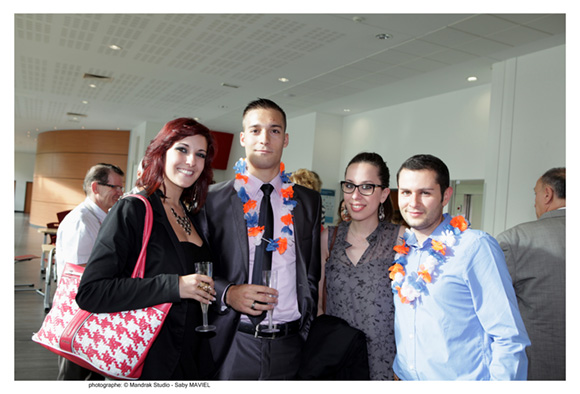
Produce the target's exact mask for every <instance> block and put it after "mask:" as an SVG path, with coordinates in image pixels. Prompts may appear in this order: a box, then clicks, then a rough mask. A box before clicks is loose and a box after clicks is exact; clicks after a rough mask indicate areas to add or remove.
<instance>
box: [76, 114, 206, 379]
mask: <svg viewBox="0 0 580 394" xmlns="http://www.w3.org/2000/svg"><path fill="white" fill-rule="evenodd" d="M213 156H214V144H213V138H212V136H211V134H210V131H209V129H208V128H207V127H205V126H203V125H202V124H200V123H198V122H196V121H195V120H193V119H190V118H179V119H175V120H172V121H170V122H168V123H167V124H166V125H165V126H164V127H163V128H162V129H161V131H160V132H159V133H158V134H157V136H156V137H155V138H154V139H153V140H152V141H151V143H150V144H149V146H148V148H147V150H146V152H145V156H144V158H143V173H142V175H141V177H140V178H139V180H138V181H137V186H139V187H140V188H141V192H140V194H142V195H144V196H146V197H147V199H148V200H149V202H150V204H151V207H152V211H153V227H152V230H151V237H150V239H149V243H148V246H147V260H146V264H145V275H144V278H143V279H139V278H136V279H135V278H131V274H132V272H133V268H134V266H135V263H136V262H137V258H138V254H139V251H140V249H141V242H142V236H143V228H144V220H145V206H144V205H143V203H142V202H141V201H139V200H138V199H136V198H123V199H121V200H119V201H118V202H117V203H116V204H115V206H114V207H113V208H112V209H111V211H110V212H109V214H108V215H107V217H106V219H105V220H104V221H103V224H102V226H101V229H100V231H99V235H98V237H97V240H96V242H95V246H94V248H93V251H92V253H91V257H90V258H89V262H88V264H87V267H86V270H85V272H84V274H83V277H82V280H81V284H80V286H79V291H78V295H77V303H78V304H79V306H80V307H81V308H82V309H84V310H87V311H90V312H95V313H103V312H118V311H125V310H132V309H139V308H144V307H148V306H154V305H158V304H162V303H166V302H171V303H172V307H171V309H170V311H169V314H168V316H167V318H166V320H165V323H164V325H163V328H162V329H161V331H160V333H159V335H158V337H157V339H156V340H155V342H154V343H153V345H152V347H151V349H150V351H149V353H148V355H147V358H146V360H145V364H144V366H143V372H142V375H141V379H144V380H199V379H202V378H204V377H205V376H206V374H207V373H208V372H209V371H210V370H211V369H212V368H213V366H212V365H210V362H211V361H210V360H211V359H212V358H211V355H210V354H206V353H205V351H204V350H202V348H204V349H205V348H206V341H207V339H205V340H204V338H203V337H202V336H201V334H199V333H197V332H196V331H195V327H197V326H198V325H201V321H202V317H201V308H200V304H199V303H200V302H202V303H205V304H211V302H212V301H214V300H215V298H214V295H215V291H214V289H213V288H214V283H213V280H212V279H211V278H210V277H208V276H204V275H199V274H194V263H195V262H200V261H211V256H210V252H209V249H208V247H207V245H206V244H205V243H204V242H203V240H202V239H201V238H200V236H199V233H198V231H197V229H196V228H195V226H194V224H193V222H192V218H193V214H195V213H197V212H198V211H199V210H200V209H201V207H202V206H203V204H204V202H205V199H206V196H207V190H208V187H209V184H210V183H211V182H212V178H213V171H212V169H211V162H212V159H213ZM202 283H206V284H209V287H210V289H209V292H208V291H205V290H203V289H202V288H201V287H200V285H202ZM202 287H205V286H203V285H202Z"/></svg>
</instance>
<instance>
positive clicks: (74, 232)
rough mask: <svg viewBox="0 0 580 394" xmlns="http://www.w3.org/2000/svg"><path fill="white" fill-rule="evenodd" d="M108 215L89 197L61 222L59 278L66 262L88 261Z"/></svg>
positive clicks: (57, 247)
mask: <svg viewBox="0 0 580 394" xmlns="http://www.w3.org/2000/svg"><path fill="white" fill-rule="evenodd" d="M106 216H107V213H106V212H105V211H103V210H102V209H101V208H99V206H98V205H97V204H95V203H94V202H93V201H92V200H91V199H90V198H88V197H87V198H86V199H85V200H84V201H83V202H82V203H80V204H79V205H78V206H77V207H76V208H74V209H73V210H72V211H70V212H69V213H68V215H66V217H65V218H64V220H63V221H62V222H61V223H60V224H59V226H58V231H57V234H56V268H57V274H58V277H59V278H60V276H61V275H62V271H63V270H64V266H65V264H66V263H72V264H86V263H87V262H88V260H89V256H90V255H91V251H92V249H93V245H94V244H95V240H96V239H97V234H98V233H99V229H100V228H101V223H102V222H103V220H104V219H105V217H106Z"/></svg>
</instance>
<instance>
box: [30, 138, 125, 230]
mask: <svg viewBox="0 0 580 394" xmlns="http://www.w3.org/2000/svg"><path fill="white" fill-rule="evenodd" d="M129 136H130V132H129V131H126V130H123V131H117V130H56V131H47V132H44V133H41V134H39V136H38V141H37V149H36V150H37V153H36V162H35V167H34V186H33V191H32V204H31V212H30V223H31V224H34V225H37V226H46V223H49V222H54V221H56V213H57V212H60V211H65V210H69V209H72V208H74V207H76V206H77V205H78V204H80V203H81V202H82V201H83V200H84V199H85V194H84V192H83V186H82V185H83V181H84V178H85V175H86V173H87V171H88V170H89V168H91V167H92V166H93V165H95V164H97V163H111V164H115V165H117V166H119V167H120V168H121V169H122V170H123V171H124V172H125V173H126V172H127V154H128V152H129Z"/></svg>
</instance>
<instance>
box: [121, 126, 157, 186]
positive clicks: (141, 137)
mask: <svg viewBox="0 0 580 394" xmlns="http://www.w3.org/2000/svg"><path fill="white" fill-rule="evenodd" d="M163 126H164V123H159V122H143V123H141V124H140V125H139V126H137V127H135V128H134V129H133V130H131V136H130V137H129V154H128V155H127V172H126V174H125V189H126V191H129V190H131V189H132V188H133V186H135V182H136V181H137V168H138V167H139V162H140V161H141V159H142V158H143V155H144V154H145V149H147V146H149V143H150V142H151V140H152V139H153V138H155V136H156V135H157V133H159V131H160V130H161V129H162V128H163Z"/></svg>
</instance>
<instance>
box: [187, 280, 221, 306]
mask: <svg viewBox="0 0 580 394" xmlns="http://www.w3.org/2000/svg"><path fill="white" fill-rule="evenodd" d="M215 295H216V292H215V289H214V282H213V279H212V278H211V277H209V276H207V275H200V274H191V275H185V276H180V277H179V297H180V298H191V299H194V300H196V301H199V302H201V303H203V304H207V305H210V304H211V303H212V302H214V301H215V300H216V299H215Z"/></svg>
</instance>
